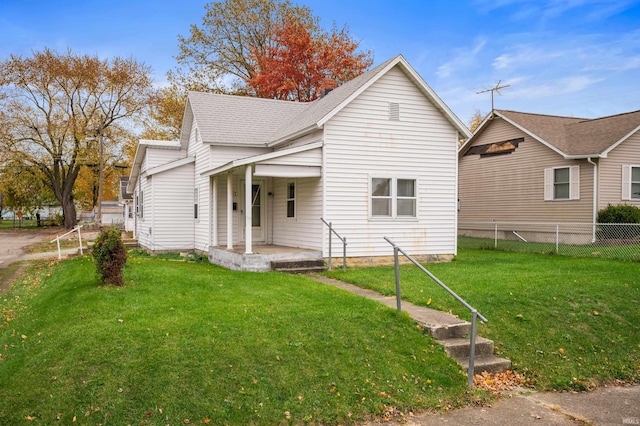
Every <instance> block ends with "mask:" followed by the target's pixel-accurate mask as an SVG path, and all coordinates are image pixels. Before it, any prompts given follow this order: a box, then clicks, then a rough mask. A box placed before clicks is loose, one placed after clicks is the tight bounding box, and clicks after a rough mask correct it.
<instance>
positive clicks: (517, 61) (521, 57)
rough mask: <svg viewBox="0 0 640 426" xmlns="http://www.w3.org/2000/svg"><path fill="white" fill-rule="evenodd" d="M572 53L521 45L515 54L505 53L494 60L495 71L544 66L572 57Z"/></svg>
mask: <svg viewBox="0 0 640 426" xmlns="http://www.w3.org/2000/svg"><path fill="white" fill-rule="evenodd" d="M571 54H572V52H570V51H561V50H555V51H553V50H548V49H546V48H545V47H544V46H535V45H521V46H518V47H516V48H515V49H514V52H513V53H503V54H502V55H500V56H498V57H497V58H495V59H494V60H493V63H492V66H493V68H495V69H498V70H503V69H510V68H517V67H518V66H522V65H527V66H529V65H531V64H544V63H548V62H550V61H555V60H557V59H558V58H563V57H567V56H569V55H571Z"/></svg>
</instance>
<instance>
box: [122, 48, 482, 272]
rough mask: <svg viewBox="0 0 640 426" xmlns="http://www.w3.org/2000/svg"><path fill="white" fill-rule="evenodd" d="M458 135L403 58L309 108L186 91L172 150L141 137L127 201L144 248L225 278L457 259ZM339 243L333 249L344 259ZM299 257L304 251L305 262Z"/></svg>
mask: <svg viewBox="0 0 640 426" xmlns="http://www.w3.org/2000/svg"><path fill="white" fill-rule="evenodd" d="M470 136H471V135H470V132H469V130H468V129H467V128H466V126H465V125H464V124H463V123H462V122H461V121H460V120H459V119H458V118H457V117H456V116H455V115H454V114H453V113H452V112H451V110H450V109H449V108H448V107H447V106H446V105H445V104H444V102H443V101H442V100H441V99H440V98H439V97H438V96H437V95H436V94H435V92H434V91H433V90H432V89H431V88H430V87H429V86H428V85H427V83H426V82H425V81H424V80H423V79H422V78H421V77H420V76H419V75H418V73H417V72H416V71H415V70H414V69H413V68H412V67H411V66H410V65H409V63H408V62H407V61H406V60H405V59H404V58H403V57H402V56H401V55H398V56H396V57H395V58H392V59H390V60H388V61H386V62H384V63H383V64H381V65H379V66H377V67H376V68H373V69H371V70H369V71H367V72H366V73H364V74H362V75H360V76H359V77H357V78H355V79H353V80H351V81H349V82H347V83H345V84H343V85H342V86H340V87H338V88H336V89H334V90H333V91H331V92H329V93H327V94H326V95H325V96H324V97H322V98H321V99H318V100H316V101H314V102H310V103H298V102H288V101H277V100H269V99H258V98H252V97H243V96H229V95H217V94H207V93H197V92H191V93H189V95H188V98H187V106H186V109H185V113H184V121H183V127H182V134H181V136H180V140H178V141H173V142H161V141H144V140H143V141H140V143H139V146H138V149H137V152H136V156H135V160H134V165H133V167H132V171H131V175H130V179H129V183H128V186H127V191H128V192H130V193H133V194H134V203H135V206H136V216H135V222H136V223H135V235H136V236H137V238H138V240H139V243H140V245H141V246H142V247H145V248H147V249H148V250H153V251H165V250H170V251H174V250H195V251H198V252H204V253H207V254H208V256H209V259H210V260H211V261H212V262H214V263H219V264H223V265H224V266H227V267H230V268H233V269H243V270H268V269H270V264H269V261H270V259H273V256H271V257H270V255H268V254H267V253H276V254H275V255H274V256H280V257H287V256H293V254H294V252H295V253H297V255H298V256H316V257H324V258H327V256H328V255H329V229H328V227H327V226H326V225H325V224H324V223H323V221H322V220H321V218H322V219H324V220H325V221H326V222H330V223H332V226H333V228H334V229H335V230H336V231H337V232H338V233H339V234H340V235H341V236H343V237H346V239H347V242H348V246H347V256H348V257H349V259H350V260H352V261H354V262H355V261H358V260H360V261H365V262H367V261H371V260H380V259H385V258H386V259H388V258H389V256H391V255H392V254H393V249H392V247H391V246H390V245H389V244H388V243H387V242H386V241H385V240H384V238H383V237H385V236H386V237H389V238H390V239H392V240H393V241H395V242H396V243H397V244H398V245H399V246H400V247H402V248H403V249H404V250H405V251H407V252H408V253H411V254H412V255H415V256H418V257H424V258H447V257H451V256H453V255H454V254H455V253H456V236H457V235H456V233H457V231H456V229H457V216H456V206H457V146H458V142H459V141H460V140H461V139H464V138H468V137H470ZM341 247H342V245H341V243H340V242H339V241H338V240H337V238H335V237H334V239H333V247H332V249H333V250H332V253H333V255H334V256H337V257H338V256H341V255H342V248H341ZM301 253H302V254H301Z"/></svg>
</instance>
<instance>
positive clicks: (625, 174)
mask: <svg viewBox="0 0 640 426" xmlns="http://www.w3.org/2000/svg"><path fill="white" fill-rule="evenodd" d="M622 199H623V200H640V166H630V165H623V166H622Z"/></svg>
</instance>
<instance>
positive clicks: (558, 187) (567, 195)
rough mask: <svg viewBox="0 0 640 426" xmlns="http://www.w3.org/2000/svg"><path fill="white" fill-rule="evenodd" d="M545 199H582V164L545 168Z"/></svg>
mask: <svg viewBox="0 0 640 426" xmlns="http://www.w3.org/2000/svg"><path fill="white" fill-rule="evenodd" d="M544 188H545V191H544V199H545V201H551V200H555V201H561V200H579V199H580V166H570V167H550V168H547V169H545V170H544Z"/></svg>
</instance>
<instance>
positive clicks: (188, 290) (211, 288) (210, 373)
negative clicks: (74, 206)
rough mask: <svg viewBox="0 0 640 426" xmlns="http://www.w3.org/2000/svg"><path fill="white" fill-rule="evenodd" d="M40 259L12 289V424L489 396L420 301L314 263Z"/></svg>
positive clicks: (212, 417) (4, 350)
mask: <svg viewBox="0 0 640 426" xmlns="http://www.w3.org/2000/svg"><path fill="white" fill-rule="evenodd" d="M125 277H126V281H127V282H126V285H125V287H122V288H106V287H100V286H99V285H98V281H97V279H96V277H95V268H94V265H93V263H92V261H91V260H90V259H89V258H87V257H83V258H75V259H72V260H68V261H64V262H61V263H51V264H44V263H42V264H38V266H37V267H36V268H34V269H31V270H30V271H29V272H28V273H27V274H26V275H25V276H24V277H23V279H21V280H20V281H18V282H16V284H15V285H14V286H13V287H12V288H11V289H10V290H9V291H8V292H6V293H3V294H1V295H0V306H1V307H2V321H0V323H1V324H2V325H0V423H2V424H12V425H20V424H72V423H73V422H74V421H76V422H77V423H78V424H113V425H125V424H158V425H160V424H162V425H165V424H184V423H187V420H186V419H188V422H189V423H190V424H204V423H205V422H206V419H208V420H209V421H210V422H211V424H243V425H244V424H257V425H259V424H269V425H271V424H287V423H290V424H300V423H305V422H308V423H323V424H336V423H353V422H356V421H360V420H363V419H367V418H370V417H372V416H384V415H385V413H389V412H390V411H392V410H395V409H398V410H401V411H403V412H407V411H410V410H420V409H444V408H445V407H447V406H460V405H462V404H465V403H468V402H469V401H475V400H477V399H478V398H480V397H482V396H481V395H480V394H478V393H475V392H471V391H469V390H468V389H467V388H466V378H465V375H464V372H462V371H461V370H460V369H459V368H458V367H457V366H456V365H455V363H454V362H453V361H452V360H451V359H449V358H447V357H445V356H444V353H443V350H442V349H441V348H440V347H439V345H437V344H436V343H435V342H434V341H433V340H432V339H431V338H429V337H427V336H425V335H424V334H423V332H422V331H421V330H419V329H418V328H417V327H416V326H415V324H414V323H413V321H411V320H410V319H409V318H408V317H407V316H406V315H399V314H397V313H396V312H395V311H394V310H392V309H389V308H386V307H383V306H382V305H380V304H378V303H375V302H373V301H370V300H366V299H363V298H360V297H357V296H355V295H352V294H350V293H346V292H343V291H340V290H338V289H335V288H333V287H330V286H326V285H322V284H318V283H316V282H314V281H312V280H310V279H308V278H306V277H301V276H291V275H285V274H276V273H239V272H231V271H227V270H224V269H222V268H218V267H215V266H213V265H209V264H204V263H194V262H189V263H187V262H171V261H163V260H158V259H149V258H133V259H130V260H129V264H128V267H127V269H126V272H125Z"/></svg>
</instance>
